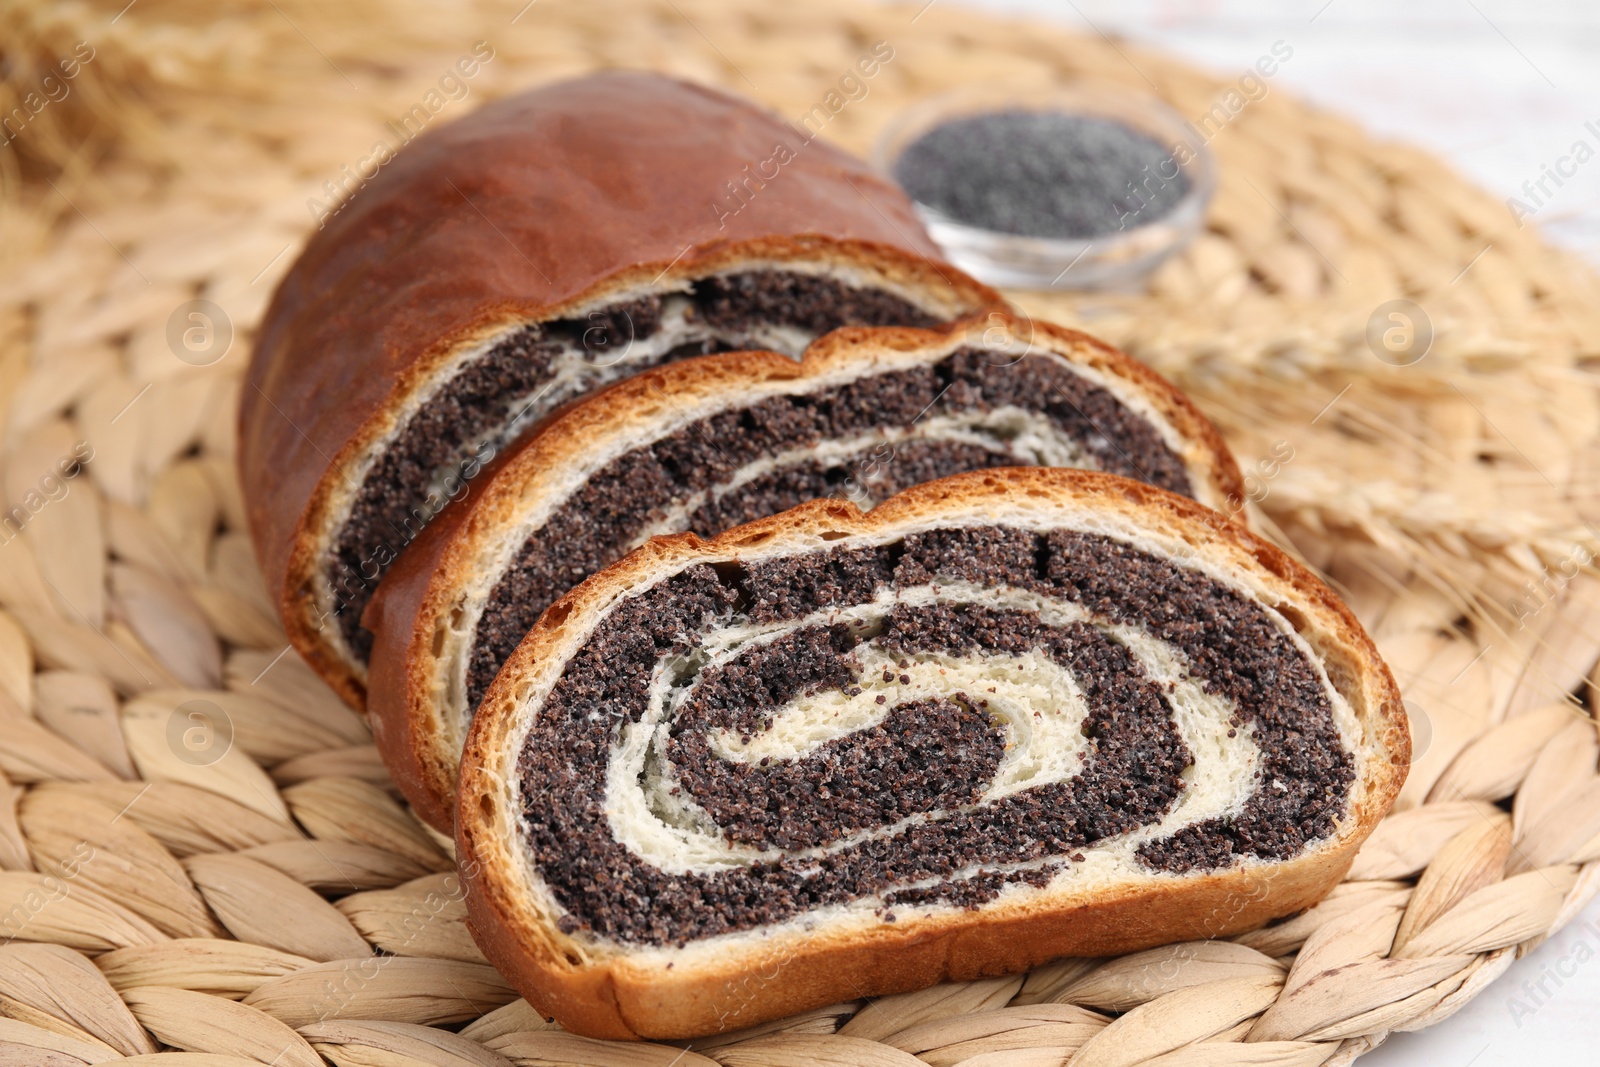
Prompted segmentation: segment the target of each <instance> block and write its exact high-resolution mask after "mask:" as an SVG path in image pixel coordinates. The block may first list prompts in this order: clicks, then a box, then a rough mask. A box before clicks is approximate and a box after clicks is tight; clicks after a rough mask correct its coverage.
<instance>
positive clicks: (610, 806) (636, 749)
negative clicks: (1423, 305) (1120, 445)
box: [456, 468, 1410, 1038]
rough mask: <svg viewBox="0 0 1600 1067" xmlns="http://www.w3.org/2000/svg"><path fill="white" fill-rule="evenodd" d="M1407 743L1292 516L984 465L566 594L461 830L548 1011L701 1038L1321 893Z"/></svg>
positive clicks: (522, 662) (520, 677) (1262, 915)
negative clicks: (1283, 540)
mask: <svg viewBox="0 0 1600 1067" xmlns="http://www.w3.org/2000/svg"><path fill="white" fill-rule="evenodd" d="M1409 751H1410V738H1409V734H1408V733H1407V728H1406V724H1405V716H1404V711H1403V707H1402V704H1401V700H1400V695H1399V692H1398V690H1397V688H1396V686H1395V683H1394V679H1393V678H1392V676H1391V675H1390V673H1389V671H1388V669H1387V668H1386V667H1385V665H1384V664H1383V662H1382V660H1381V659H1380V658H1379V656H1378V653H1377V651H1376V649H1375V648H1374V646H1373V644H1372V642H1371V640H1370V639H1369V638H1368V637H1367V635H1366V634H1365V633H1364V632H1363V631H1362V629H1361V627H1360V625H1359V624H1358V623H1357V622H1356V620H1355V618H1354V616H1353V615H1351V613H1350V611H1349V609H1347V608H1346V607H1345V606H1344V605H1343V604H1342V603H1341V602H1340V601H1339V600H1338V599H1337V598H1336V597H1335V596H1334V594H1333V593H1332V592H1331V591H1330V590H1329V589H1328V588H1327V587H1326V586H1324V585H1323V584H1322V583H1321V582H1319V581H1318V580H1317V579H1316V578H1315V577H1313V576H1312V575H1311V574H1310V573H1309V572H1308V571H1306V570H1305V569H1304V568H1303V567H1301V566H1300V565H1298V564H1297V563H1295V562H1294V561H1293V560H1291V559H1290V558H1289V557H1287V556H1286V555H1285V554H1284V553H1282V552H1280V551H1279V550H1277V549H1276V548H1274V547H1273V546H1271V545H1270V544H1268V543H1266V542H1265V541H1263V540H1261V539H1260V538H1258V537H1256V536H1254V535H1253V534H1251V533H1250V532H1248V531H1247V530H1245V529H1244V528H1243V527H1240V526H1237V525H1235V524H1234V523H1232V522H1230V521H1229V520H1227V519H1226V518H1224V517H1222V516H1221V515H1219V514H1217V513H1215V512H1211V511H1208V510H1206V509H1203V508H1201V507H1199V506H1198V505H1196V504H1194V503H1193V502H1192V501H1189V500H1187V499H1185V498H1182V497H1179V496H1176V495H1174V494H1171V493H1167V492H1164V491H1163V490H1160V489H1157V488H1154V487H1152V486H1148V485H1145V484H1142V483H1138V482H1134V481H1131V480H1128V479H1124V478H1120V477H1117V476H1115V475H1107V474H1103V473H1099V472H1088V471H1074V470H1059V469H1045V468H1010V469H1002V470H995V471H982V472H972V473H968V474H962V475H956V476H953V477H950V478H947V479H943V480H941V481H937V482H931V483H926V484H924V485H921V486H918V487H915V488H913V489H910V490H908V491H906V492H904V493H902V494H900V495H898V496H896V497H894V498H892V499H890V500H888V501H887V502H885V503H883V504H880V505H879V506H878V507H876V508H875V509H873V510H872V511H870V512H868V513H866V514H862V513H861V512H860V511H859V510H858V509H857V508H855V506H854V505H852V504H850V503H848V502H838V501H814V502H812V503H810V504H806V505H802V506H801V507H798V508H795V509H793V510H791V511H788V512H785V513H783V514H782V515H779V516H776V517H773V518H768V519H762V520H758V521H756V522H753V523H750V524H748V525H745V526H741V527H738V528H736V529H734V530H731V531H728V532H726V533H724V534H722V535H721V536H719V537H717V538H715V539H713V540H711V541H703V540H701V539H699V538H698V537H696V536H694V535H690V534H684V535H678V536H675V537H663V538H658V539H655V540H653V541H651V542H649V543H648V544H646V545H644V546H642V547H641V548H640V549H638V550H637V551H636V552H634V553H632V554H630V555H629V556H628V557H626V558H625V559H623V560H622V561H620V562H618V563H616V564H614V565H612V566H611V567H608V568H607V569H605V570H603V571H601V572H600V573H598V574H596V575H594V576H593V577H591V578H590V579H588V580H587V581H585V582H584V583H583V584H582V585H581V586H579V587H578V588H577V589H575V590H573V591H572V592H571V593H569V594H567V595H566V596H564V597H563V598H562V599H561V600H559V601H558V602H557V603H556V604H555V605H554V606H553V607H552V608H551V609H550V610H549V611H547V612H546V613H545V614H544V616H543V618H541V619H540V621H539V624H538V625H537V626H536V627H535V628H534V630H533V631H532V633H531V634H530V635H529V636H528V638H527V640H525V641H524V642H523V643H522V645H521V646H520V647H519V648H518V649H517V651H516V653H515V654H514V655H513V656H512V657H511V659H510V660H509V662H508V663H507V664H506V667H505V669H504V670H503V671H501V673H500V675H499V677H498V678H497V679H496V681H495V683H494V685H493V686H492V687H491V689H490V691H489V694H488V696H487V698H486V699H485V700H484V703H483V706H482V708H480V710H479V712H478V715H477V717H476V719H475V721H474V723H473V725H472V730H471V734H470V736H469V739H468V742H467V747H466V750H465V753H464V755H463V758H462V764H461V795H460V801H459V810H458V813H457V829H456V834H457V856H458V859H459V861H460V863H461V868H462V870H463V872H464V873H465V875H466V879H465V885H466V900H467V908H468V916H469V923H470V926H471V929H472V931H473V934H474V937H475V938H476V940H477V942H478V945H479V947H480V948H481V949H482V950H483V952H484V954H485V955H486V956H487V957H488V958H489V959H490V960H491V961H492V962H493V963H494V964H495V966H496V967H498V968H499V970H500V972H501V973H502V974H504V975H505V976H506V977H507V978H508V979H509V980H510V981H511V983H512V984H513V985H514V986H515V987H516V988H517V990H518V991H519V992H521V993H522V994H523V995H524V996H525V997H526V998H527V999H528V1002H529V1003H531V1004H532V1005H534V1007H535V1008H536V1009H537V1010H539V1011H541V1012H543V1013H546V1014H549V1015H553V1016H554V1017H555V1018H556V1019H557V1021H559V1022H560V1023H561V1025H562V1026H564V1027H566V1028H567V1029H569V1030H572V1031H574V1032H577V1033H581V1034H588V1035H592V1036H604V1037H632V1036H645V1037H659V1038H688V1037H693V1036H696V1035H700V1034H704V1033H708V1032H712V1031H717V1030H722V1029H731V1028H735V1027H742V1026H747V1025H751V1024H754V1023H757V1022H760V1021H762V1020H765V1019H770V1018H775V1017H779V1016H783V1015H788V1014H791V1013H794V1012H799V1011H804V1010H806V1009H808V1008H811V1007H814V1006H817V1005H822V1004H828V1003H832V1002H835V1001H840V1000H850V999H855V998H859V997H864V996H867V997H870V996H876V995H880V994H885V993H893V992H900V991H906V990H910V989H915V988H919V987H923V986H928V985H932V984H934V983H936V982H940V981H945V980H966V979H972V978H977V977H980V976H989V975H997V974H1003V973H1007V972H1016V971H1021V970H1025V969H1027V968H1030V967H1033V966H1036V965H1038V964H1040V963H1042V962H1044V961H1046V960H1048V959H1051V958H1053V957H1058V956H1083V955H1090V956H1093V955H1110V954H1120V953H1124V952H1129V951H1133V950H1137V949H1141V948H1146V947H1149V946H1152V945H1155V944H1159V943H1163V942H1170V941H1181V940H1192V939H1195V938H1202V937H1221V936H1227V935H1230V934H1234V933H1238V932H1241V931H1244V930H1248V929H1251V928H1254V927H1256V926H1259V925H1261V924H1262V923H1264V922H1267V921H1268V920H1270V919H1273V918H1275V917H1279V916H1283V915H1287V914H1290V913H1293V912H1296V911H1299V910H1301V909H1303V908H1306V907H1308V906H1310V905H1311V904H1313V903H1314V902H1315V901H1317V900H1318V899H1319V898H1320V897H1321V896H1322V895H1323V894H1325V893H1326V892H1327V891H1328V890H1329V889H1331V888H1332V887H1333V886H1334V885H1336V884H1337V883H1338V882H1339V880H1340V879H1341V878H1342V877H1343V876H1344V873H1345V871H1346V870H1347V869H1348V867H1349V865H1350V862H1351V860H1352V859H1353V858H1354V856H1355V853H1356V850H1357V848H1358V847H1359V845H1360V843H1361V842H1362V841H1363V840H1364V839H1365V838H1366V837H1367V835H1368V834H1369V833H1370V832H1371V831H1372V830H1373V828H1374V827H1375V826H1376V825H1377V823H1378V821H1379V819H1381V818H1382V816H1383V814H1384V813H1385V812H1386V811H1387V810H1388V809H1389V807H1390V805H1391V804H1392V803H1393V801H1394V798H1395V796H1396V794H1397V793H1398V791H1399V788H1400V785H1401V783H1402V781H1403V779H1404V778H1405V773H1406V766H1407V763H1408V758H1409Z"/></svg>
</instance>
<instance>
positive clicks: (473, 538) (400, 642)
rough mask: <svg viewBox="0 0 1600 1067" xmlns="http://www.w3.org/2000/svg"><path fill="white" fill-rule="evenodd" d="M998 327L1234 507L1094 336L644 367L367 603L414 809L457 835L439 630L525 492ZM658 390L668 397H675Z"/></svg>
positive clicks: (1198, 432)
mask: <svg viewBox="0 0 1600 1067" xmlns="http://www.w3.org/2000/svg"><path fill="white" fill-rule="evenodd" d="M997 330H998V331H1003V333H1004V334H1005V335H1006V336H1009V337H1014V338H1017V339H1018V340H1020V341H1021V342H1022V343H1023V344H1025V345H1026V346H1028V348H1029V349H1030V350H1037V351H1047V352H1052V353H1056V354H1058V355H1060V356H1064V357H1065V358H1067V359H1068V360H1070V361H1071V362H1072V363H1074V364H1075V365H1078V366H1083V367H1089V368H1092V369H1093V370H1095V371H1098V372H1099V373H1100V374H1102V375H1104V376H1105V377H1106V378H1107V379H1110V380H1111V381H1114V382H1116V383H1117V384H1118V385H1119V386H1121V387H1122V388H1123V389H1125V390H1126V391H1127V392H1129V393H1130V394H1132V395H1134V396H1136V397H1138V398H1140V399H1142V400H1143V401H1144V402H1145V403H1147V404H1149V405H1150V406H1151V407H1152V408H1153V409H1154V410H1155V411H1156V412H1157V413H1158V414H1159V415H1160V416H1161V417H1162V418H1163V419H1165V421H1166V422H1167V424H1168V425H1169V426H1171V427H1172V428H1173V430H1175V431H1176V433H1177V435H1178V436H1179V438H1180V439H1181V441H1182V442H1183V444H1182V448H1181V453H1180V454H1181V457H1182V459H1183V460H1184V462H1185V465H1186V466H1187V467H1188V469H1189V471H1190V472H1191V476H1192V477H1193V479H1194V481H1195V486H1196V491H1197V493H1198V494H1199V495H1200V496H1201V498H1202V499H1203V500H1204V502H1205V503H1207V504H1209V505H1211V506H1213V507H1216V508H1219V509H1220V508H1225V507H1227V508H1232V509H1234V510H1236V507H1235V505H1234V502H1235V501H1238V500H1241V499H1242V494H1243V492H1244V489H1243V483H1242V480H1241V478H1240V474H1239V470H1238V467H1237V465H1236V464H1235V463H1234V460H1233V457H1232V455H1231V454H1230V453H1229V451H1228V448H1227V446H1226V445H1225V444H1224V443H1223V441H1222V438H1221V437H1220V436H1219V435H1218V433H1217V431H1216V428H1215V427H1213V426H1212V425H1211V423H1210V422H1209V421H1208V420H1207V419H1206V417H1205V416H1204V415H1202V414H1201V413H1200V412H1199V410H1198V409H1196V408H1195V406H1194V405H1193V404H1192V403H1191V402H1190V401H1189V400H1188V399H1187V398H1186V397H1185V396H1184V395H1183V394H1182V393H1180V392H1179V391H1178V390H1177V389H1176V388H1174V387H1173V386H1172V385H1171V384H1170V383H1169V382H1167V380H1166V379H1164V378H1162V377H1161V376H1160V375H1158V374H1156V373H1155V372H1154V371H1152V370H1151V369H1149V368H1148V367H1146V366H1145V365H1144V364H1142V363H1139V362H1137V361H1136V360H1133V359H1131V358H1129V357H1128V356H1126V355H1124V354H1123V353H1121V352H1119V351H1118V350H1116V349H1115V348H1112V347H1111V346H1110V345H1107V344H1105V343H1104V342H1101V341H1098V340H1096V339H1095V338H1092V337H1090V336H1088V335H1087V334H1083V333H1079V332H1078V331H1076V330H1069V329H1067V328H1065V327H1061V326H1053V325H1049V324H1046V323H1038V322H1033V321H1031V320H1029V319H1026V318H1023V317H1021V316H1017V315H1014V314H1010V313H1006V312H999V311H995V312H990V313H988V314H986V315H984V316H982V317H981V318H978V319H975V320H973V321H972V322H970V323H966V324H961V325H958V326H955V327H952V328H950V329H946V330H919V329H910V328H898V327H881V328H846V329H842V330H836V331H834V332H833V333H831V334H829V335H827V336H826V337H823V338H821V339H819V340H818V341H817V342H816V343H814V344H813V345H812V346H811V347H810V348H809V349H808V350H807V351H806V353H805V355H804V357H803V358H802V359H801V360H800V361H799V362H798V363H797V362H796V361H794V360H792V359H789V358H788V357H785V356H779V355H776V354H774V353H771V352H738V353H728V354H725V355H717V356H706V357H703V358H701V359H694V360H686V361H684V362H681V363H674V364H670V365H668V366H664V367H658V368H655V369H653V370H650V371H646V372H644V373H642V374H640V375H637V376H635V377H634V378H632V379H628V380H626V381H623V382H619V383H617V384H616V385H613V386H611V387H609V388H607V389H604V390H601V391H599V392H597V393H594V394H591V395H590V396H589V398H588V399H587V400H585V401H583V402H580V403H578V404H575V405H573V406H571V407H570V408H569V409H567V411H566V412H565V413H564V414H563V415H561V416H559V417H557V418H553V419H551V420H550V421H548V422H547V423H546V424H545V425H544V426H543V427H542V428H541V429H540V430H539V431H538V432H537V433H536V434H535V435H534V436H533V437H532V438H531V439H529V441H528V442H527V443H526V444H525V445H524V446H523V447H522V448H521V449H520V450H519V451H518V452H517V453H516V454H515V455H513V456H511V457H509V458H508V459H507V460H506V461H505V464H504V466H503V467H502V468H501V469H500V470H499V471H498V472H497V473H496V474H495V475H494V476H493V477H491V478H485V479H483V481H482V488H481V490H479V491H478V492H477V493H475V494H474V495H472V496H471V497H470V498H469V500H468V501H466V502H464V503H463V506H461V507H458V508H453V509H450V510H449V511H447V512H446V513H445V515H443V516H441V517H440V518H439V519H437V520H435V521H434V523H433V524H432V525H431V526H430V527H429V528H428V531H427V532H426V533H424V535H423V536H422V537H421V538H420V539H419V540H418V541H417V542H415V543H414V544H413V545H412V546H411V547H410V549H408V551H407V552H406V554H405V555H404V556H403V557H402V558H401V560H400V561H399V562H398V563H397V564H396V565H395V567H394V568H393V569H392V570H391V571H390V572H389V574H388V575H387V576H386V577H385V579H384V582H383V586H382V587H381V589H380V590H379V592H378V595H377V596H376V597H375V598H374V600H373V603H372V605H371V607H369V608H368V610H367V613H366V616H365V617H364V619H363V622H364V624H365V625H366V627H367V629H368V630H370V631H371V632H372V634H373V648H372V659H371V665H370V669H369V671H368V682H369V692H368V699H367V713H368V717H369V720H370V722H371V724H372V728H373V735H374V737H375V738H376V739H377V742H378V747H379V751H380V752H381V753H382V754H383V758H384V762H385V763H386V764H387V765H388V767H389V770H390V773H391V775H392V776H393V777H394V780H395V782H396V783H397V784H398V785H399V786H400V790H401V792H402V793H404V794H405V796H406V799H407V800H409V801H410V802H411V805H412V808H413V809H414V810H415V811H416V812H417V814H418V815H419V816H420V817H421V818H422V819H423V820H425V821H426V822H428V823H429V824H430V825H432V826H433V827H435V828H436V829H438V830H440V831H441V832H444V833H448V832H449V831H450V825H451V822H452V820H453V818H454V805H455V779H456V765H457V762H458V758H457V757H458V754H457V752H456V746H455V744H454V743H451V742H450V741H449V740H447V738H446V736H445V729H446V727H445V724H444V723H443V721H442V715H441V709H440V708H439V706H438V703H437V700H436V699H435V696H434V691H435V683H434V679H435V678H436V677H437V672H438V669H439V659H440V656H439V652H438V647H437V645H436V642H435V636H436V635H437V634H438V632H439V631H440V629H441V627H443V626H445V625H447V620H448V619H449V618H450V616H451V614H452V612H453V611H454V610H455V605H456V601H457V598H458V596H459V592H460V590H461V589H462V588H464V587H465V585H466V584H467V583H468V582H469V580H470V579H471V578H472V576H473V575H475V574H477V573H479V571H480V570H481V567H482V564H481V563H480V560H481V559H482V557H483V556H484V555H485V554H486V553H488V552H491V551H492V550H493V549H494V547H495V546H498V545H499V544H501V543H502V542H503V541H504V539H505V538H506V537H507V536H508V529H509V528H511V527H514V525H515V524H516V522H517V517H518V516H519V515H520V514H521V513H522V512H523V511H524V510H525V508H526V507H527V503H528V502H529V501H530V500H533V499H536V498H538V497H540V496H545V495H548V494H551V493H557V492H564V491H566V485H567V480H568V479H570V478H571V477H572V476H573V472H574V470H575V468H578V467H579V466H580V465H581V464H582V463H584V462H586V461H587V460H588V458H589V457H592V456H594V455H596V454H603V453H607V452H608V448H609V445H610V443H611V442H618V443H619V444H618V447H623V446H626V447H634V446H636V445H637V444H638V443H642V442H644V441H648V440H652V439H654V437H653V434H654V432H653V431H649V430H644V429H642V427H644V426H646V425H648V424H652V423H653V424H657V425H659V424H660V422H661V420H662V419H663V418H671V417H675V416H677V417H681V414H682V413H683V412H685V411H690V410H694V409H695V408H696V405H697V404H699V403H700V402H701V401H711V400H715V399H717V398H722V397H728V398H732V399H733V400H734V402H737V399H736V398H738V397H740V396H743V395H748V394H750V393H751V392H752V391H754V390H757V389H759V388H760V387H762V386H763V385H765V384H768V383H772V382H777V381H806V380H811V379H821V378H826V377H828V376H829V375H831V374H833V373H836V372H837V371H838V370H840V369H842V368H849V367H852V366H860V365H861V363H862V361H863V360H871V361H873V362H874V363H875V364H877V365H879V366H886V367H893V366H896V365H900V366H909V365H912V364H920V363H926V362H932V361H934V360H936V359H940V358H943V357H944V356H945V355H947V354H948V353H950V352H953V351H955V350H956V349H958V348H962V347H965V346H969V345H973V344H981V343H982V341H983V339H984V338H985V337H994V336H995V331H997ZM1007 358H1010V357H1009V355H1008V356H1007ZM663 397H670V398H672V399H671V403H670V405H664V404H663V400H662V398H663ZM663 409H665V410H663Z"/></svg>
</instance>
